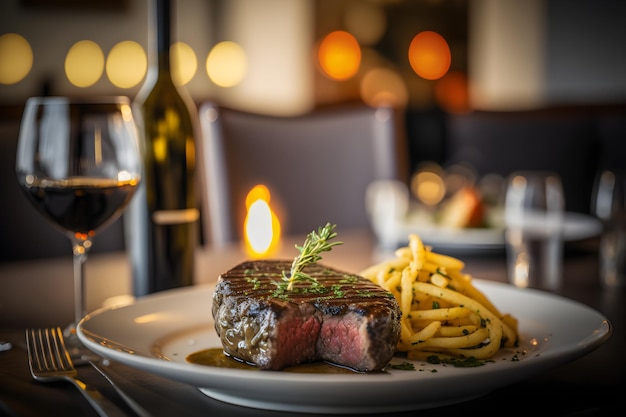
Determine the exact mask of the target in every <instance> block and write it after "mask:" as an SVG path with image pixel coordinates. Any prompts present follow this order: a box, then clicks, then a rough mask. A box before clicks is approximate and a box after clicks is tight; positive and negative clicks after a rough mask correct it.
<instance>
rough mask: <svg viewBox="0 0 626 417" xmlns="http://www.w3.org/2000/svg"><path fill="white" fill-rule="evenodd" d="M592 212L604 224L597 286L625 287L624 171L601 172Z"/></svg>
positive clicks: (625, 198)
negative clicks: (598, 284)
mask: <svg viewBox="0 0 626 417" xmlns="http://www.w3.org/2000/svg"><path fill="white" fill-rule="evenodd" d="M592 213H593V214H594V215H595V216H597V217H598V218H599V219H600V220H602V223H603V230H602V234H601V236H600V248H599V257H600V271H599V272H600V284H601V285H602V286H603V287H604V288H615V287H626V172H624V171H609V170H607V171H602V172H601V173H600V175H598V177H597V178H596V181H595V185H594V190H593V198H592Z"/></svg>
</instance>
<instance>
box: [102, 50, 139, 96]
mask: <svg viewBox="0 0 626 417" xmlns="http://www.w3.org/2000/svg"><path fill="white" fill-rule="evenodd" d="M147 68H148V59H147V58H146V53H145V51H144V50H143V48H142V47H141V45H139V44H138V43H137V42H133V41H122V42H120V43H118V44H117V45H115V46H114V47H113V48H112V49H111V51H110V52H109V56H108V57H107V62H106V72H107V76H108V77H109V80H110V81H111V83H112V84H113V85H114V86H116V87H120V88H131V87H134V86H136V85H137V84H139V83H140V82H141V80H142V79H143V77H144V76H145V75H146V69H147Z"/></svg>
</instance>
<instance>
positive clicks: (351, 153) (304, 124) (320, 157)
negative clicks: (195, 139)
mask: <svg viewBox="0 0 626 417" xmlns="http://www.w3.org/2000/svg"><path fill="white" fill-rule="evenodd" d="M199 115H200V122H201V128H202V136H203V141H202V144H201V151H200V152H201V153H202V155H203V158H202V160H203V163H202V165H203V167H202V169H203V170H204V176H203V177H204V178H205V180H206V181H205V184H204V187H205V189H206V191H207V192H206V200H205V205H204V210H205V212H206V211H208V213H209V215H208V216H206V215H205V216H204V218H205V221H204V222H203V223H204V230H203V233H204V235H205V241H206V240H208V242H209V243H211V244H213V245H222V244H226V243H228V242H233V241H237V240H240V239H241V238H242V237H243V223H244V219H245V215H246V207H245V199H246V195H247V194H248V192H249V191H250V190H251V189H252V188H253V187H254V186H255V185H257V184H263V185H265V186H267V187H268V189H269V191H270V194H271V201H270V206H271V207H272V209H273V210H274V211H275V212H276V213H277V215H278V218H279V220H280V222H281V230H282V233H283V234H298V233H308V232H310V231H312V230H316V229H317V228H318V227H320V226H323V225H324V224H325V223H326V222H330V223H334V224H336V225H337V230H338V231H339V230H342V229H344V230H345V229H350V228H364V227H365V228H367V227H369V222H368V217H367V214H366V210H365V191H366V188H367V186H368V185H369V184H370V183H371V182H372V181H375V180H381V179H401V180H405V181H406V170H407V158H408V157H407V151H406V143H405V138H404V135H403V130H402V129H401V128H400V127H401V126H402V124H401V122H400V121H399V120H398V118H399V113H398V112H397V111H395V110H393V109H390V108H371V107H368V106H365V105H357V106H341V107H334V108H330V109H323V110H316V111H313V112H311V113H308V114H305V115H301V116H290V117H277V116H268V115H260V114H252V113H247V112H243V111H237V110H233V109H229V108H223V107H219V106H217V105H215V104H214V103H205V104H203V105H202V106H201V107H200V112H199Z"/></svg>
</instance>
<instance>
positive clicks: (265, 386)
mask: <svg viewBox="0 0 626 417" xmlns="http://www.w3.org/2000/svg"><path fill="white" fill-rule="evenodd" d="M475 283H476V286H477V287H478V288H479V289H481V290H482V291H483V292H484V293H485V294H486V295H487V296H488V297H489V298H490V299H491V300H492V301H493V302H494V303H495V305H496V306H498V308H500V310H502V311H503V312H509V313H512V314H513V315H515V316H516V317H517V318H518V320H519V330H520V333H521V336H522V343H521V346H520V348H519V349H516V350H515V351H506V352H502V353H501V354H500V355H499V356H498V357H497V358H496V361H495V362H493V363H487V364H486V365H484V366H480V367H475V368H455V367H453V366H445V365H430V364H427V363H424V362H417V361H416V362H414V364H415V368H416V370H410V371H402V370H391V371H389V372H387V373H377V374H357V373H354V374H332V375H331V374H298V373H291V372H274V371H248V370H239V369H225V368H217V367H211V366H203V365H197V364H192V363H188V362H187V361H186V359H185V358H186V357H187V355H188V354H190V353H193V352H196V351H199V350H202V349H206V348H210V347H220V346H221V344H220V341H219V339H218V337H217V335H216V334H215V331H214V330H213V321H212V317H211V305H212V298H211V296H212V288H213V287H212V286H202V287H191V288H184V289H176V290H170V291H165V292H163V293H158V294H154V295H150V296H146V297H143V298H142V299H140V300H138V301H137V302H136V303H134V304H131V305H127V306H124V307H118V308H113V309H102V310H99V311H96V312H94V313H92V314H90V315H88V316H87V317H85V318H84V319H83V320H82V321H81V322H80V323H79V325H78V336H79V338H80V340H81V341H82V342H83V343H84V344H85V345H86V346H87V347H89V348H90V349H91V350H93V351H94V352H96V353H98V354H100V355H101V356H103V357H106V358H108V359H111V360H115V361H118V362H121V363H124V364H127V365H130V366H133V367H135V368H138V369H141V370H144V371H147V372H152V373H154V374H158V375H161V376H164V377H168V378H171V379H173V380H177V381H182V382H184V383H188V384H191V385H194V386H196V387H199V388H200V389H201V391H202V392H204V393H205V394H206V395H208V396H210V397H212V398H215V399H217V400H221V401H224V402H227V403H233V404H238V405H242V406H247V407H254V408H260V409H267V410H277V411H297V412H301V411H305V412H314V413H343V414H364V413H383V412H394V411H406V410H417V409H425V408H433V407H438V406H443V405H450V404H454V403H460V402H463V401H467V400H470V399H473V398H476V397H479V396H482V395H484V394H486V393H488V392H489V391H491V390H494V389H496V388H499V387H503V386H505V385H508V384H512V383H515V382H517V381H520V380H522V379H524V378H527V377H530V376H531V375H535V374H537V373H540V372H542V371H546V370H548V369H550V368H554V367H556V366H559V365H562V364H564V363H566V362H570V361H573V360H575V359H577V358H580V357H581V356H583V355H585V354H587V353H589V352H591V351H592V350H594V349H595V348H597V347H598V346H599V345H600V344H601V343H602V342H604V341H605V340H606V339H607V338H608V337H609V335H610V333H611V326H610V324H609V322H608V321H607V319H606V318H605V317H603V316H602V315H601V314H600V313H598V312H597V311H595V310H593V309H591V308H589V307H587V306H584V305H582V304H580V303H577V302H574V301H571V300H568V299H565V298H562V297H559V296H555V295H551V294H549V293H544V292H540V291H536V290H530V289H525V290H520V289H517V288H515V287H512V286H510V285H506V284H501V283H495V282H489V281H480V280H475ZM514 355H517V358H518V359H519V360H518V361H516V360H513V357H514ZM404 361H406V359H404V358H395V359H394V360H393V362H392V363H402V362H404ZM435 370H436V372H433V371H435Z"/></svg>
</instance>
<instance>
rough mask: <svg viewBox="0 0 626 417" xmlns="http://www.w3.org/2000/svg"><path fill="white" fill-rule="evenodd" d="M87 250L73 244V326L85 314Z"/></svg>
mask: <svg viewBox="0 0 626 417" xmlns="http://www.w3.org/2000/svg"><path fill="white" fill-rule="evenodd" d="M86 260H87V251H86V250H85V248H84V247H82V246H81V245H75V246H74V326H76V325H77V324H78V322H79V321H80V320H81V319H82V318H83V316H84V315H85V303H86V300H85V298H86V296H85V295H86V292H85V261H86Z"/></svg>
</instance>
